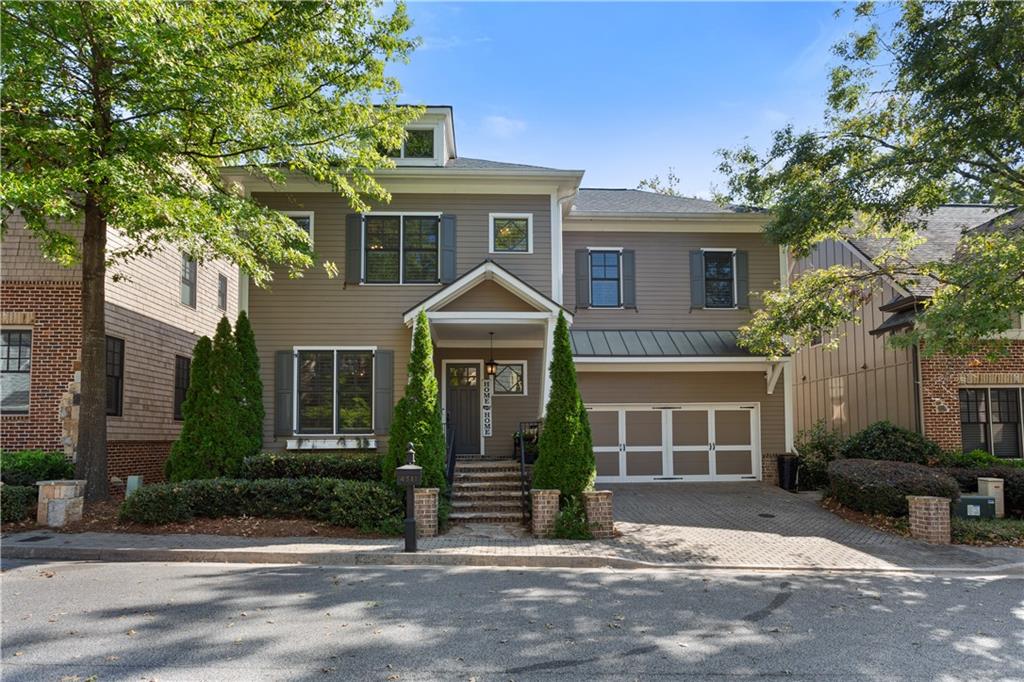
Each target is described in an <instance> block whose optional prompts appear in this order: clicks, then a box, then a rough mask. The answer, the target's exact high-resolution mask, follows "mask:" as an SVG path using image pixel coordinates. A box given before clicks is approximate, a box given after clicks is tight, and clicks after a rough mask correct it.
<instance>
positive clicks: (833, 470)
mask: <svg viewBox="0 0 1024 682" xmlns="http://www.w3.org/2000/svg"><path fill="white" fill-rule="evenodd" d="M828 478H829V492H830V494H831V495H832V497H833V498H835V499H836V500H837V501H838V502H840V503H841V504H842V505H844V506H846V507H849V508H850V509H856V510H857V511H862V512H866V513H868V514H885V515H886V516H906V515H907V513H908V511H909V510H908V508H907V495H933V496H936V497H948V498H950V499H953V500H955V499H957V498H959V497H960V489H959V487H958V486H957V482H956V480H955V479H954V478H953V477H952V476H949V475H948V474H945V473H943V472H942V471H941V470H939V469H933V468H931V467H926V466H923V465H920V464H911V463H908V462H890V461H884V460H870V459H840V460H837V461H835V462H832V463H831V464H829V465H828Z"/></svg>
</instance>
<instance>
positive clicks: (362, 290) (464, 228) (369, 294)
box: [249, 192, 551, 447]
mask: <svg viewBox="0 0 1024 682" xmlns="http://www.w3.org/2000/svg"><path fill="white" fill-rule="evenodd" d="M254 196H255V198H256V199H257V200H258V201H261V202H263V203H264V204H265V205H267V206H270V207H273V208H276V209H279V210H306V211H313V212H314V225H315V227H314V241H315V245H314V246H315V249H316V253H317V256H318V258H320V259H326V260H330V261H333V262H334V263H335V264H337V266H338V268H339V271H340V272H339V276H338V277H337V278H335V279H330V278H328V277H327V275H326V273H325V272H324V270H323V268H320V267H314V268H312V269H310V270H309V271H308V272H306V273H305V275H304V276H303V277H302V278H299V279H289V278H288V277H287V276H286V275H285V274H284V273H278V274H277V275H276V276H275V278H274V281H273V283H272V284H271V285H270V286H268V287H267V288H265V289H260V288H257V287H250V290H249V311H250V317H251V318H252V321H253V327H254V329H255V332H256V343H257V347H258V348H259V350H260V362H261V366H262V374H263V382H264V405H265V406H266V407H267V419H266V422H265V425H264V442H265V444H266V445H267V446H268V447H282V446H283V445H284V443H283V441H282V440H278V441H276V442H275V441H274V438H273V404H274V401H273V389H274V386H273V383H274V376H273V373H274V352H275V351H278V350H290V349H291V348H292V347H293V346H319V345H324V346H342V345H345V346H375V347H377V348H380V349H389V350H393V351H394V353H395V377H394V384H395V385H394V388H395V399H396V400H397V399H398V398H400V397H401V395H402V391H403V389H404V386H405V384H406V366H407V365H408V362H409V346H410V341H411V339H410V330H409V329H408V328H407V327H405V326H404V324H403V323H402V315H403V313H404V312H405V311H406V310H408V309H409V308H412V307H413V306H415V305H416V304H417V303H419V302H420V301H422V300H423V299H425V298H427V297H428V296H430V295H431V294H433V293H434V292H436V291H437V290H438V289H439V288H440V285H388V284H384V285H363V286H359V285H348V286H346V285H345V283H344V281H345V276H344V268H345V216H346V215H347V214H349V213H351V212H352V211H351V209H350V208H349V207H348V205H347V204H346V203H345V202H344V201H343V200H341V199H340V198H339V197H337V196H335V195H331V194H327V193H298V194H286V193H283V192H282V193H267V194H257V195H254ZM380 210H381V211H389V212H401V211H410V212H412V211H430V212H433V211H437V212H443V213H451V214H454V215H456V216H457V219H458V227H457V245H458V246H457V255H458V269H459V274H463V273H465V272H468V271H469V270H471V269H472V268H474V267H475V266H477V265H479V264H480V263H481V262H482V261H484V260H485V259H487V258H492V259H493V260H494V261H496V262H498V263H499V264H501V265H502V266H504V267H506V268H508V269H509V270H510V271H511V272H513V273H514V274H516V275H517V276H519V277H521V278H522V279H524V280H525V281H526V282H528V283H529V284H531V285H532V286H534V287H536V288H537V289H540V290H541V291H543V292H544V293H546V294H550V292H551V236H550V235H551V224H550V197H549V196H547V195H538V196H516V195H471V194H458V195H436V194H418V195H412V194H396V195H394V197H393V200H392V202H391V203H390V204H389V205H388V206H386V207H383V208H381V209H380ZM500 212H519V213H522V212H532V213H533V220H534V253H533V254H530V255H513V256H510V255H504V256H502V255H489V254H488V253H487V244H488V235H487V230H488V227H489V226H488V214H489V213H500ZM378 435H383V434H378Z"/></svg>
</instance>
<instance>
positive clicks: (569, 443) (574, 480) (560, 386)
mask: <svg viewBox="0 0 1024 682" xmlns="http://www.w3.org/2000/svg"><path fill="white" fill-rule="evenodd" d="M549 372H550V376H551V396H550V397H549V398H548V404H547V407H546V409H545V411H544V428H543V429H542V430H541V432H540V439H539V442H538V445H537V461H536V463H534V465H533V487H534V488H537V489H546V490H559V491H561V493H562V495H564V496H565V497H567V498H578V497H579V496H580V494H581V493H582V492H583V491H584V490H590V489H592V488H593V487H594V477H595V476H596V475H597V469H596V468H595V465H594V448H593V445H592V442H591V435H590V420H589V419H588V418H587V411H586V409H585V408H584V406H583V398H582V397H580V390H579V387H578V386H577V384H576V365H575V364H574V363H573V359H572V346H571V344H570V342H569V325H568V323H566V321H565V315H563V314H562V313H559V314H558V323H557V324H556V326H555V345H554V349H553V355H552V358H551V367H550V369H549Z"/></svg>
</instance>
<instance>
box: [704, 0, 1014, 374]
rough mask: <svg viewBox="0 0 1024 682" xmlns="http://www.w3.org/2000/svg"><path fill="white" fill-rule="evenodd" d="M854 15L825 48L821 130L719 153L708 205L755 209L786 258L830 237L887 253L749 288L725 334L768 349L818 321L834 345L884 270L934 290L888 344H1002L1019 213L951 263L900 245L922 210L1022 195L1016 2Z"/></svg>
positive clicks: (866, 6)
mask: <svg viewBox="0 0 1024 682" xmlns="http://www.w3.org/2000/svg"><path fill="white" fill-rule="evenodd" d="M886 7H890V6H888V5H887V6H886ZM855 12H856V16H857V20H858V22H860V24H861V25H862V29H861V30H860V31H858V32H854V33H853V34H851V37H850V38H849V39H848V40H845V41H842V42H840V43H839V44H837V45H836V46H835V47H834V52H835V53H836V55H837V56H838V58H839V63H838V65H837V66H836V67H835V68H833V69H832V73H831V86H830V89H829V93H828V104H827V110H826V112H825V121H826V123H825V126H824V128H823V129H821V130H811V131H806V132H801V133H798V132H796V131H794V130H793V128H792V127H787V128H785V129H783V130H780V131H778V132H776V133H775V136H774V142H773V144H772V145H771V147H770V148H769V149H768V150H767V151H765V152H763V153H759V152H757V151H755V150H754V149H752V148H751V147H749V146H744V147H741V148H739V149H736V150H732V151H722V152H721V154H722V164H721V166H720V170H721V171H722V172H723V173H724V174H725V175H726V176H727V177H728V188H729V189H728V193H727V195H726V196H724V197H722V199H723V200H733V201H739V202H741V203H745V204H750V205H755V206H761V207H764V208H767V209H769V210H770V211H771V213H770V215H769V216H768V224H767V227H766V231H767V234H768V236H769V237H770V238H771V239H773V240H774V241H775V242H777V243H779V244H782V245H785V246H787V247H789V249H790V250H791V251H792V253H793V255H794V256H796V257H803V256H806V255H807V254H808V253H809V252H810V251H811V249H812V248H813V247H814V246H815V245H816V244H819V243H821V242H822V241H824V240H828V239H842V238H845V237H874V238H880V239H883V240H886V241H885V242H883V243H888V244H889V248H887V249H886V250H885V251H884V252H883V253H881V254H880V255H879V256H878V257H876V258H874V259H873V266H874V267H873V268H861V267H856V268H854V267H843V266H835V267H830V268H826V269H821V270H813V271H810V272H808V273H807V274H805V275H802V276H798V277H796V278H795V279H794V281H792V282H791V283H790V284H789V287H788V288H787V289H784V290H783V291H780V292H768V293H765V294H764V295H763V297H764V302H765V307H764V309H763V310H760V311H758V312H757V313H755V315H754V317H753V320H752V322H751V323H750V324H749V325H748V326H747V327H746V328H744V329H743V331H742V334H741V343H743V344H744V345H746V346H747V348H749V349H750V350H752V351H754V352H755V353H757V354H762V355H770V356H773V357H778V356H781V355H784V354H787V353H791V352H793V351H794V350H796V349H797V348H799V347H801V346H803V345H806V344H807V343H808V342H810V340H811V339H812V338H814V336H815V335H817V334H818V333H820V332H821V331H823V330H824V331H830V330H831V331H832V334H833V343H837V342H838V340H839V338H841V333H840V332H839V331H838V328H839V327H840V326H841V325H842V324H843V323H845V322H849V321H854V320H855V319H856V317H857V315H856V313H857V310H858V308H859V307H860V305H861V304H862V303H863V302H864V301H865V300H868V298H869V297H870V296H871V295H872V294H873V293H875V292H876V291H878V287H879V286H880V283H881V281H882V280H881V276H885V277H888V278H891V279H893V280H895V281H897V282H898V283H900V284H902V285H904V286H908V287H910V288H913V286H914V285H915V284H916V283H920V282H931V283H934V284H935V285H936V288H935V291H934V294H933V295H932V296H931V298H930V300H928V301H927V302H926V303H925V305H924V309H923V311H922V313H921V314H920V316H919V318H918V321H917V324H916V326H915V327H914V329H913V330H912V331H910V332H909V333H907V334H899V335H895V336H893V337H891V342H892V343H893V344H895V345H898V346H906V345H909V344H914V343H918V342H921V343H922V346H923V352H924V353H925V354H933V353H936V352H948V353H952V354H955V355H964V354H968V353H972V352H977V351H978V350H979V349H982V350H986V351H987V352H988V353H989V354H990V355H997V354H999V353H1000V352H1001V351H1002V350H1004V349H1005V341H1004V340H1000V339H996V338H993V337H994V336H995V335H996V334H998V333H999V332H1003V331H1005V330H1006V329H1007V328H1009V326H1010V324H1011V319H1012V316H1013V314H1014V313H1016V312H1019V311H1021V310H1022V309H1024V282H1022V277H1024V274H1022V273H1024V229H1021V227H1020V222H1019V219H1018V222H1017V224H1016V226H1014V225H1012V224H1010V223H1009V222H1006V223H1002V224H997V225H995V229H991V230H984V231H976V232H975V233H971V234H969V235H967V236H965V237H964V238H963V240H962V242H961V246H960V257H957V258H955V259H952V260H947V261H943V260H940V259H934V260H929V261H926V262H923V263H920V262H916V263H915V262H911V261H910V260H908V258H907V254H908V253H909V251H910V250H911V249H912V248H913V247H915V246H917V245H919V244H920V243H921V242H922V241H923V240H927V237H928V235H927V233H926V232H923V233H922V230H921V228H922V226H923V223H922V218H924V217H926V216H927V214H928V213H929V212H931V211H933V210H934V209H935V208H936V207H937V206H939V205H940V204H942V203H946V202H949V201H963V200H970V201H987V202H991V203H993V204H997V205H998V204H1001V205H1015V206H1021V205H1024V100H1022V98H1021V93H1022V85H1021V74H1022V73H1024V4H1022V3H1012V2H954V1H952V0H944V1H942V2H927V3H926V2H921V1H919V0H913V1H908V2H904V3H903V4H902V7H901V11H900V13H899V16H898V18H897V19H896V20H895V21H894V22H890V21H889V17H890V14H889V12H888V11H886V12H879V11H876V9H875V6H874V5H873V4H872V3H863V4H860V5H858V6H857V8H856V10H855ZM887 22H888V23H887ZM914 260H915V261H920V259H919V258H915V259H914Z"/></svg>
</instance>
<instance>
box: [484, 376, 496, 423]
mask: <svg viewBox="0 0 1024 682" xmlns="http://www.w3.org/2000/svg"><path fill="white" fill-rule="evenodd" d="M493 396H494V379H492V378H490V377H488V378H486V379H484V393H483V407H482V410H483V415H482V416H483V422H484V438H490V437H491V430H492V427H493V418H492V414H491V398H492V397H493Z"/></svg>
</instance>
